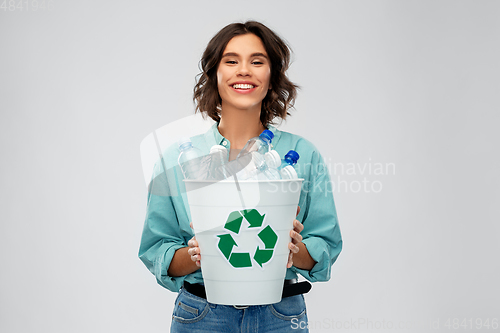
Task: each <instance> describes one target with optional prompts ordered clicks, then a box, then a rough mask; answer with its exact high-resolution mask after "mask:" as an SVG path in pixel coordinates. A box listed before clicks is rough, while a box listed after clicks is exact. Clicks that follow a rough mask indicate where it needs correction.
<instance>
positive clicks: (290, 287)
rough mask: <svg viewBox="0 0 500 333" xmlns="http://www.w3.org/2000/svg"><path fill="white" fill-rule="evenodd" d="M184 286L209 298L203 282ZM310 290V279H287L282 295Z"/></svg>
mask: <svg viewBox="0 0 500 333" xmlns="http://www.w3.org/2000/svg"><path fill="white" fill-rule="evenodd" d="M183 287H184V289H186V291H187V292H189V293H191V294H193V295H195V296H198V297H201V298H205V299H206V298H207V294H206V292H205V286H204V285H202V284H199V283H195V284H191V283H189V282H186V281H184V284H183ZM309 290H311V284H310V283H309V281H302V282H297V280H296V279H293V280H285V283H284V284H283V293H282V294H281V297H282V298H285V297H290V296H295V295H300V294H305V293H308V292H309Z"/></svg>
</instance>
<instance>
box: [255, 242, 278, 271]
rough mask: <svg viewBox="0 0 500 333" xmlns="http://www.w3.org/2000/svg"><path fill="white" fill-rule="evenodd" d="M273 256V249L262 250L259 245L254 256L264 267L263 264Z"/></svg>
mask: <svg viewBox="0 0 500 333" xmlns="http://www.w3.org/2000/svg"><path fill="white" fill-rule="evenodd" d="M272 256H273V250H261V249H259V247H258V246H257V250H255V255H254V256H253V258H254V259H255V261H256V262H257V263H258V264H259V265H260V267H262V264H264V263H266V262H268V261H269V260H270V259H271V257H272Z"/></svg>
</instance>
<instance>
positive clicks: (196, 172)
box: [177, 138, 208, 179]
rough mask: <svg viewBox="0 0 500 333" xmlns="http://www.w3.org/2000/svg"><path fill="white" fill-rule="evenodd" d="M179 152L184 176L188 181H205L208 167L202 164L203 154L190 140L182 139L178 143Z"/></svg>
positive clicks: (179, 160)
mask: <svg viewBox="0 0 500 333" xmlns="http://www.w3.org/2000/svg"><path fill="white" fill-rule="evenodd" d="M177 143H178V144H179V150H180V151H181V153H180V154H179V159H178V162H179V165H180V167H181V170H182V174H183V175H184V178H186V179H204V178H206V171H207V169H208V168H207V167H206V164H205V163H202V159H203V153H202V152H201V150H199V149H198V148H196V147H193V143H192V142H191V139H189V138H181V139H180V140H179V141H178V142H177Z"/></svg>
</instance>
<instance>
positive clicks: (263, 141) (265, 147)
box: [236, 130, 274, 158]
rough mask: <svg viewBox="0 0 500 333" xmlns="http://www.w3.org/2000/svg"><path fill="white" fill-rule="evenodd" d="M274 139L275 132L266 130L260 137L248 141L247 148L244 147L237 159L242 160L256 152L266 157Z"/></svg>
mask: <svg viewBox="0 0 500 333" xmlns="http://www.w3.org/2000/svg"><path fill="white" fill-rule="evenodd" d="M273 138H274V133H273V132H271V131H270V130H264V131H263V132H262V133H261V134H260V135H259V136H256V137H255V138H251V139H250V140H248V141H247V143H246V144H245V147H243V149H242V150H241V151H240V153H239V154H238V156H236V158H240V157H242V156H245V155H247V154H250V153H251V152H254V151H257V152H259V153H261V154H262V155H264V154H265V153H267V152H268V151H270V150H271V142H272V141H273Z"/></svg>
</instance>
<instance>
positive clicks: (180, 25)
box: [0, 0, 500, 333]
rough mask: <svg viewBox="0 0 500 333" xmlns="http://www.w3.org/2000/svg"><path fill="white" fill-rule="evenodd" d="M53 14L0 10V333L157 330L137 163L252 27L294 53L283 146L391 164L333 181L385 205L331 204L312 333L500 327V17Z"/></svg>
mask: <svg viewBox="0 0 500 333" xmlns="http://www.w3.org/2000/svg"><path fill="white" fill-rule="evenodd" d="M39 2H41V1H40V0H39ZM16 3H17V1H16ZM26 4H28V5H30V4H31V5H33V2H28V3H25V5H24V6H25V8H26ZM51 4H52V5H53V6H52V8H51V9H50V10H48V9H44V10H38V11H26V9H24V10H22V11H21V10H20V9H19V8H16V9H15V10H13V11H9V8H8V4H7V8H6V10H5V11H4V10H3V9H2V10H0V45H1V52H0V111H1V116H0V137H1V141H0V149H1V161H2V163H1V172H0V179H1V187H0V196H1V197H0V199H1V200H0V203H1V206H0V207H1V209H0V221H1V224H0V237H1V239H0V256H1V271H0V331H1V332H9V333H10V332H53V333H55V332H118V331H119V332H138V331H143V332H146V331H168V327H169V323H170V316H171V313H172V308H173V302H174V299H175V296H176V294H174V293H171V292H169V291H168V290H165V289H163V288H162V287H160V286H159V285H157V284H156V281H155V278H154V277H153V275H152V274H151V273H150V272H149V271H148V270H147V269H146V268H145V267H144V265H143V264H142V263H141V262H140V260H139V259H138V258H137V252H138V246H139V242H140V235H141V231H142V224H143V220H144V216H145V207H146V185H145V183H144V180H143V174H142V170H141V160H140V155H139V144H140V142H141V140H142V139H143V138H144V137H146V136H147V135H148V134H149V133H151V132H152V131H153V130H155V129H156V128H159V127H160V126H163V125H165V124H167V123H169V122H171V121H173V120H176V119H180V118H182V117H185V116H188V115H190V114H191V113H192V112H193V104H192V102H191V96H192V95H191V94H192V88H193V85H194V77H195V75H196V74H197V73H198V67H197V66H198V61H199V58H200V56H201V53H202V51H203V49H204V47H205V46H206V44H207V42H208V40H209V39H210V38H211V37H212V36H213V35H214V34H215V33H216V32H217V31H218V30H219V29H220V28H222V27H223V26H224V25H226V24H229V23H231V22H233V21H241V20H246V19H256V20H260V21H262V22H263V23H265V24H267V25H268V26H269V27H270V28H272V29H274V30H275V31H277V32H278V33H279V34H280V35H282V36H283V37H284V38H285V39H286V40H287V41H288V42H289V44H290V45H291V47H292V49H293V50H294V62H293V65H292V67H291V69H290V71H289V75H290V77H291V79H292V80H293V81H294V82H296V83H298V84H299V85H300V86H301V87H302V89H301V91H300V93H299V98H298V100H297V104H296V111H295V112H294V115H293V116H292V117H291V118H290V119H289V120H288V121H287V122H286V123H284V124H283V125H282V128H283V129H284V130H288V131H291V132H294V133H297V134H300V135H302V136H304V137H306V138H308V139H309V140H311V141H312V142H314V143H315V144H316V145H317V146H318V147H319V149H320V151H321V152H322V154H323V155H324V157H325V159H326V160H327V161H329V162H330V163H331V164H332V165H333V164H334V163H337V165H344V166H347V165H348V163H354V165H357V166H359V167H360V168H361V169H362V168H363V165H368V164H369V163H372V164H374V163H382V164H383V165H386V164H391V163H392V164H394V165H395V172H389V173H387V174H382V175H376V174H374V172H372V173H371V174H368V173H367V171H366V170H367V169H365V172H364V173H363V172H362V171H360V170H359V169H358V171H356V172H355V173H354V174H353V175H348V174H340V175H332V178H333V179H334V180H336V179H337V178H336V177H338V176H340V177H341V178H340V179H341V180H344V181H346V182H348V184H349V186H352V185H351V184H353V183H354V184H357V183H360V182H362V181H365V179H366V181H368V182H370V184H373V183H374V182H378V183H377V186H379V185H382V187H381V188H380V191H378V193H375V192H373V191H363V190H361V191H357V190H356V189H357V187H356V186H354V188H352V189H351V188H350V189H347V190H342V189H340V190H338V191H336V192H335V193H334V196H335V200H336V204H337V210H338V215H339V220H340V226H341V230H342V233H343V238H344V242H345V245H344V250H343V253H342V254H341V255H340V257H339V260H338V261H337V263H335V265H334V266H333V269H332V279H331V281H329V282H327V283H316V284H315V285H314V287H313V290H312V291H311V292H310V293H309V294H308V295H307V296H306V302H307V305H308V314H309V320H310V322H311V331H313V332H328V331H332V330H333V328H335V331H340V332H342V331H346V332H347V331H385V328H389V326H390V327H393V329H392V331H404V332H425V331H443V332H448V331H450V330H451V331H453V329H451V328H450V327H446V326H445V325H446V323H447V320H451V321H450V322H448V323H449V324H453V320H454V319H457V320H459V321H460V323H461V324H463V323H464V322H463V320H464V319H465V320H466V322H465V326H461V327H460V329H458V330H455V331H468V330H471V327H472V328H475V326H474V325H475V324H476V320H477V319H480V320H482V321H483V322H485V321H486V319H489V322H490V324H491V322H492V321H493V319H494V318H497V320H498V319H499V317H500V314H499V312H498V302H499V300H500V299H499V296H500V288H499V284H498V281H499V280H500V267H499V260H498V257H499V256H498V254H499V253H500V245H499V244H500V242H499V232H500V229H499V226H498V220H499V219H498V202H499V198H500V193H499V188H500V187H499V182H500V177H499V174H498V171H499V167H500V160H499V154H498V142H499V135H498V134H497V133H496V130H497V128H498V125H499V121H498V120H499V118H498V115H497V113H498V110H499V106H500V102H499V88H500V83H499V82H500V81H499V79H498V78H499V77H500V65H499V62H498V59H500V46H499V37H500V20H499V19H498V18H499V14H500V2H498V1H309V2H305V1H271V2H264V1H252V2H227V1H189V2H185V3H184V4H181V3H177V2H176V3H169V2H162V1H148V2H139V1H117V0H115V1H79V2H76V1H75V2H69V1H66V2H63V1H60V0H55V1H53V2H51ZM379 183H380V184H379ZM377 189H378V188H377ZM363 321H365V322H366V323H365V324H362V322H363ZM370 322H371V326H370ZM389 323H392V324H389ZM401 323H402V325H403V327H401V328H400V329H398V330H396V329H395V328H396V327H398V325H401ZM384 325H385V326H384ZM377 328H378V329H377ZM490 330H491V328H490ZM388 331H390V329H388Z"/></svg>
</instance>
